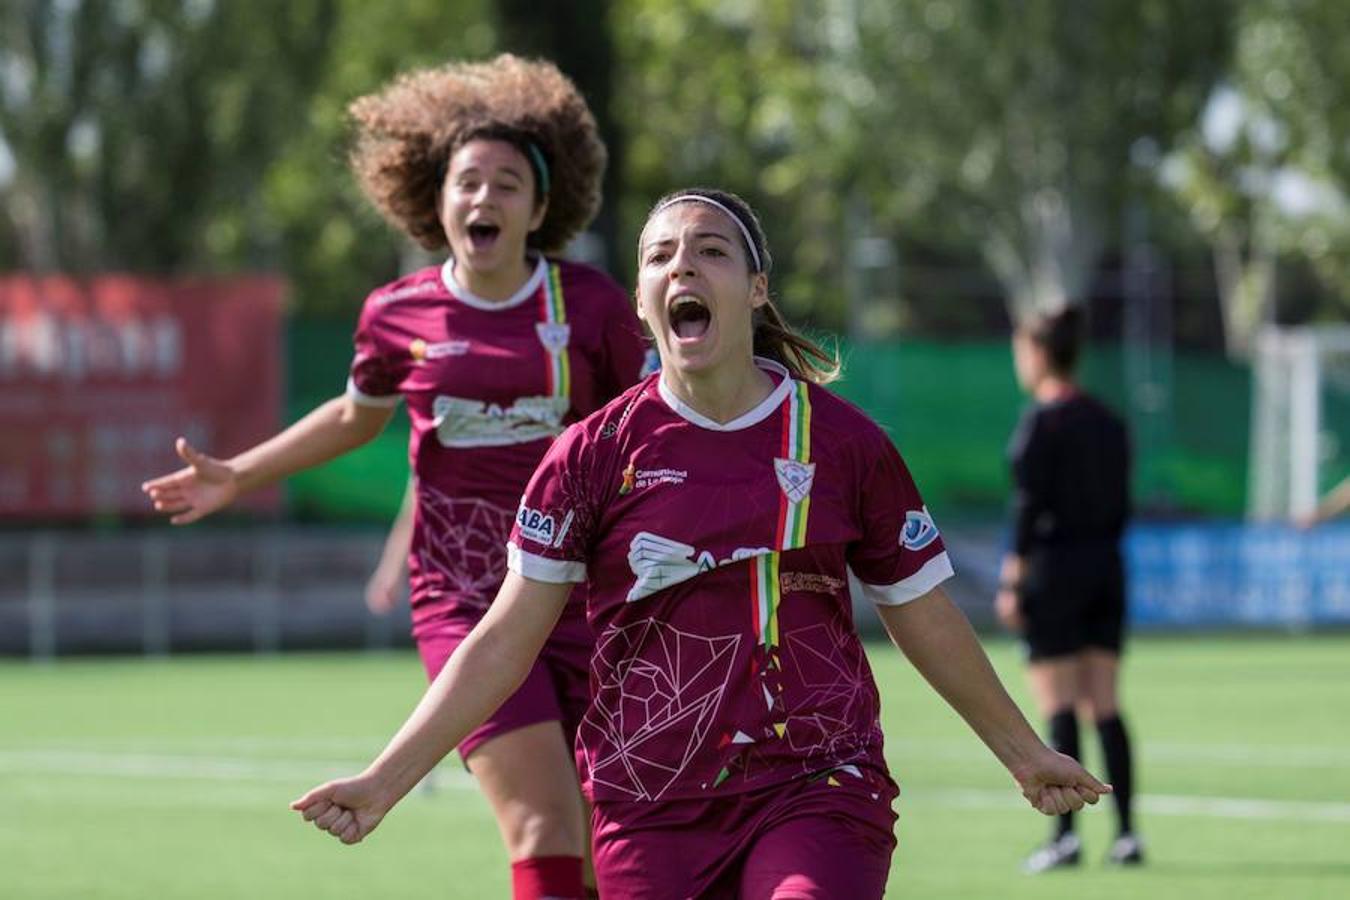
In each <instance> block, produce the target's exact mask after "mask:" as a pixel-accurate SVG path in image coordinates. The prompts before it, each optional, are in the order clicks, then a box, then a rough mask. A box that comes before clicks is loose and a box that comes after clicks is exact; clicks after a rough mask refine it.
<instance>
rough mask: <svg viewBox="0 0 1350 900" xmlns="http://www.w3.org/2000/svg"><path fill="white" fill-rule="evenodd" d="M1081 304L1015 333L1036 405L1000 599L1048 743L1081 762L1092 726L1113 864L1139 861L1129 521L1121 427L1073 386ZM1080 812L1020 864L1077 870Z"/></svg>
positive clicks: (1016, 460)
mask: <svg viewBox="0 0 1350 900" xmlns="http://www.w3.org/2000/svg"><path fill="white" fill-rule="evenodd" d="M1081 335H1082V322H1081V318H1080V313H1079V311H1078V309H1076V308H1073V307H1070V308H1067V309H1065V310H1064V311H1062V312H1059V313H1055V314H1052V315H1043V316H1038V317H1036V318H1034V319H1032V320H1031V321H1029V322H1027V323H1026V324H1024V325H1023V326H1022V327H1020V328H1018V329H1017V331H1016V332H1015V333H1014V335H1013V362H1014V368H1015V369H1016V372H1017V380H1018V382H1019V384H1020V385H1021V387H1022V389H1023V390H1024V391H1026V392H1027V393H1028V394H1029V395H1030V396H1031V398H1032V401H1033V402H1032V403H1031V404H1030V406H1029V407H1028V408H1027V410H1026V412H1025V413H1024V414H1023V416H1022V419H1021V421H1020V422H1019V423H1018V426H1017V430H1016V432H1015V433H1014V434H1013V438H1012V443H1011V446H1010V448H1009V457H1010V459H1011V463H1012V478H1013V486H1014V494H1013V503H1012V546H1011V549H1010V552H1009V553H1008V554H1007V555H1006V556H1005V557H1004V559H1003V566H1002V570H1001V574H1000V582H999V591H998V596H997V600H996V605H997V610H998V614H999V618H1000V620H1002V622H1003V623H1004V624H1005V625H1007V626H1008V627H1009V628H1010V629H1012V630H1013V631H1015V632H1019V633H1021V635H1022V637H1023V639H1024V640H1025V642H1026V646H1027V653H1028V659H1029V662H1028V674H1029V678H1030V682H1031V689H1032V693H1033V694H1034V696H1035V698H1036V702H1037V704H1038V705H1039V707H1040V711H1041V714H1042V715H1043V716H1045V717H1046V719H1048V721H1049V731H1050V734H1049V737H1050V743H1051V745H1052V746H1053V747H1054V748H1055V749H1056V750H1058V751H1059V752H1061V753H1065V754H1068V755H1069V756H1072V757H1074V758H1078V757H1079V742H1078V717H1079V715H1080V714H1081V715H1082V716H1083V717H1084V719H1086V720H1088V721H1092V722H1095V723H1096V726H1097V733H1098V734H1099V735H1100V737H1101V741H1102V750H1103V754H1104V756H1105V762H1106V772H1107V777H1108V778H1109V779H1110V781H1111V784H1112V786H1113V787H1114V793H1113V794H1112V796H1113V797H1114V799H1115V804H1116V812H1117V816H1118V826H1119V830H1118V834H1117V837H1116V840H1115V842H1114V843H1113V845H1112V847H1111V850H1110V853H1109V854H1108V856H1107V860H1108V861H1109V862H1112V863H1117V864H1121V865H1130V864H1138V863H1140V862H1142V861H1143V851H1142V847H1141V844H1140V841H1139V839H1138V837H1136V835H1135V832H1134V826H1133V822H1132V821H1131V800H1132V795H1133V781H1134V778H1133V771H1132V764H1131V754H1130V740H1129V736H1128V733H1127V732H1126V730H1125V724H1124V722H1123V720H1122V715H1121V711H1120V704H1119V700H1118V696H1117V692H1116V679H1117V673H1118V670H1119V666H1120V653H1121V648H1122V645H1123V639H1124V631H1125V572H1124V566H1123V564H1122V562H1121V555H1120V539H1121V534H1122V532H1123V531H1124V529H1125V523H1126V521H1127V519H1128V518H1129V514H1130V493H1129V483H1130V449H1129V437H1128V435H1127V433H1126V429H1125V425H1124V423H1123V422H1122V421H1121V420H1120V418H1119V417H1117V416H1116V415H1115V414H1114V413H1112V412H1111V411H1110V410H1108V409H1107V408H1106V407H1105V406H1103V405H1102V404H1101V403H1100V402H1098V401H1097V400H1096V399H1094V398H1093V397H1091V396H1089V395H1088V394H1087V393H1085V392H1084V391H1083V390H1082V389H1081V388H1080V387H1079V386H1078V385H1077V384H1076V383H1075V381H1074V367H1075V364H1076V363H1077V361H1078V355H1079V347H1080V345H1081V342H1082V337H1081ZM1080 853H1081V844H1080V842H1079V839H1078V835H1077V834H1076V833H1075V832H1074V828H1073V815H1072V814H1069V815H1064V816H1060V817H1059V819H1058V820H1057V822H1056V830H1055V832H1054V834H1053V835H1052V837H1051V839H1050V840H1049V841H1048V842H1047V843H1046V844H1045V845H1044V846H1042V847H1040V848H1039V849H1038V850H1036V851H1035V852H1034V853H1032V855H1031V856H1030V857H1028V859H1027V861H1026V863H1025V865H1024V869H1025V870H1026V871H1027V872H1033V873H1035V872H1044V871H1047V870H1050V869H1056V868H1059V867H1062V866H1072V865H1076V864H1077V863H1078V861H1079V857H1080Z"/></svg>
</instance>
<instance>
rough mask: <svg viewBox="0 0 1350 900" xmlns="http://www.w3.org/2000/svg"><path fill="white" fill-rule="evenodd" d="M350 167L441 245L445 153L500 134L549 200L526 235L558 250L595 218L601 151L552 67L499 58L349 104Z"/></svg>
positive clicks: (396, 219) (424, 240)
mask: <svg viewBox="0 0 1350 900" xmlns="http://www.w3.org/2000/svg"><path fill="white" fill-rule="evenodd" d="M349 113H350V116H351V119H352V122H353V123H354V125H355V127H356V143H355V146H354V148H353V149H352V152H351V166H352V171H353V172H354V173H355V174H356V177H357V181H358V182H359V183H360V185H361V189H362V190H363V191H364V192H365V194H366V196H367V197H369V198H370V200H371V202H372V203H373V204H374V205H375V207H376V208H377V209H378V210H379V211H380V213H381V214H382V215H383V216H384V217H385V218H386V219H388V220H389V222H390V223H392V224H393V225H394V226H395V227H397V228H399V229H400V230H402V231H403V232H404V233H406V234H407V235H408V236H409V237H411V238H413V239H414V240H416V241H417V242H418V243H419V244H421V245H422V246H423V247H426V248H427V249H428V250H437V249H440V248H442V247H444V246H445V231H444V228H443V227H442V225H441V221H440V217H439V216H438V215H437V208H436V198H437V194H438V191H439V189H440V187H441V184H442V182H443V181H444V178H445V169H446V165H447V163H448V162H449V159H450V157H451V156H452V155H453V154H454V153H455V152H456V151H457V150H458V149H459V148H460V147H462V146H464V145H465V144H466V143H468V142H469V141H471V140H475V139H479V138H486V139H498V140H505V141H507V142H509V143H511V144H512V145H513V146H515V147H516V148H517V149H519V150H520V151H521V153H522V154H523V155H524V156H525V158H526V159H527V160H528V161H529V163H530V168H531V170H532V171H533V172H534V173H535V180H536V186H537V193H536V196H537V197H538V198H539V199H541V200H545V199H546V200H547V201H548V212H547V213H545V215H544V221H543V223H542V224H541V225H540V226H539V228H538V229H536V230H535V231H534V232H532V233H531V234H530V236H529V238H528V244H529V246H530V247H532V248H534V249H537V250H541V251H543V252H545V253H556V252H558V251H560V250H562V249H563V248H564V247H565V246H566V245H567V242H568V241H570V240H571V239H572V238H573V237H575V236H576V235H577V233H579V232H580V231H582V230H583V229H584V228H585V227H586V226H587V225H589V224H590V222H591V220H592V219H593V218H595V214H596V211H597V210H598V209H599V208H600V182H601V178H602V177H603V175H604V172H605V163H606V160H607V155H606V151H605V145H604V143H603V142H602V141H601V140H600V132H599V129H598V128H597V127H596V124H595V116H593V115H592V114H591V110H590V108H589V107H588V106H587V105H586V101H585V99H584V98H583V97H582V96H581V94H580V93H579V92H578V91H577V89H576V85H574V84H573V83H572V82H571V81H570V80H569V79H568V78H567V76H565V75H563V74H562V73H561V72H560V71H558V68H557V67H556V66H554V65H553V64H552V63H549V62H545V61H543V60H526V59H521V58H520V57H517V56H512V55H510V54H502V55H501V56H498V57H497V58H495V59H493V60H491V61H489V62H480V63H451V64H449V65H446V66H441V67H439V68H435V69H422V70H419V71H415V72H410V73H408V74H406V75H403V76H401V77H400V78H398V79H396V80H395V81H394V82H393V83H392V84H390V85H388V86H387V87H385V88H384V89H383V90H381V91H379V92H377V93H374V94H369V95H367V96H364V97H361V98H358V99H357V100H355V101H354V102H353V103H352V104H351V106H350V107H349Z"/></svg>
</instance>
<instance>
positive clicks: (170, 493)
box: [141, 395, 393, 525]
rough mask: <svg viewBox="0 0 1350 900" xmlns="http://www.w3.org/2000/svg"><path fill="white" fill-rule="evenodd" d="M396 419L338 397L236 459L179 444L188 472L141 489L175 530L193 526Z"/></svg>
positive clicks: (387, 412) (367, 438) (348, 447)
mask: <svg viewBox="0 0 1350 900" xmlns="http://www.w3.org/2000/svg"><path fill="white" fill-rule="evenodd" d="M392 415H393V409H392V408H390V407H386V406H366V405H363V404H360V403H356V402H355V401H353V400H352V399H351V398H350V397H347V396H345V395H344V396H341V397H334V398H333V399H332V400H329V401H328V402H327V403H325V404H323V405H322V406H319V407H317V408H316V409H314V410H313V411H312V412H311V413H310V414H309V415H307V416H305V417H304V418H303V419H301V420H300V421H298V422H296V423H295V424H294V425H292V426H291V427H290V428H287V429H286V430H285V431H283V432H281V433H280V434H278V435H276V436H275V437H271V438H269V439H267V440H266V441H263V442H262V443H261V444H258V445H257V446H255V447H252V448H250V449H248V450H245V451H244V452H243V453H240V454H239V455H238V456H236V457H234V458H233V459H228V460H223V459H216V458H215V457H213V456H207V455H206V454H205V453H201V452H199V451H198V450H197V449H196V448H194V447H192V446H191V445H190V444H189V443H188V442H187V440H186V439H185V438H181V437H180V438H179V439H178V441H177V443H176V444H175V449H176V450H177V451H178V455H179V456H180V457H181V458H182V460H183V462H185V463H187V466H186V467H185V468H182V469H179V470H178V471H177V472H173V473H171V474H168V475H163V476H160V477H159V478H155V479H152V480H151V481H147V482H145V483H144V484H142V485H141V490H142V491H144V492H145V493H146V494H148V495H149V496H150V500H151V502H152V503H153V504H154V506H155V510H156V511H158V512H162V513H167V514H169V515H170V516H172V518H170V519H169V521H170V522H172V523H173V524H175V525H187V524H188V523H190V522H195V521H197V520H198V519H200V518H202V517H203V516H206V515H210V514H211V513H213V512H215V511H216V510H218V509H221V508H223V507H226V506H229V505H230V504H231V503H233V502H234V500H235V498H236V497H238V496H239V495H240V494H244V493H247V492H248V491H251V490H254V489H255V488H260V487H262V486H264V485H267V484H271V483H272V482H274V481H277V480H279V479H282V478H285V477H286V476H288V475H293V474H295V473H296V472H299V471H302V470H304V469H308V468H310V467H312V466H317V465H319V464H320V463H324V462H327V461H328V460H330V459H332V458H333V457H335V456H341V455H342V454H343V453H346V452H347V451H349V450H352V449H355V448H356V447H359V446H361V445H362V444H364V443H367V442H368V441H370V440H371V439H373V438H374V437H375V435H377V434H379V433H380V431H381V430H383V428H384V426H385V425H386V424H387V423H388V422H389V419H390V417H391V416H392Z"/></svg>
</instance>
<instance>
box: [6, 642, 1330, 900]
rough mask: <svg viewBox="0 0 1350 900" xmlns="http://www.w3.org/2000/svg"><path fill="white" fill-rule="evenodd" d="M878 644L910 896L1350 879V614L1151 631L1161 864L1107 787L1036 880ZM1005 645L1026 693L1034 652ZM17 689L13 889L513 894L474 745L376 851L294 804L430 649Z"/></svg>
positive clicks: (1147, 724)
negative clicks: (1126, 849)
mask: <svg viewBox="0 0 1350 900" xmlns="http://www.w3.org/2000/svg"><path fill="white" fill-rule="evenodd" d="M871 649H872V651H873V652H872V659H873V664H874V667H875V669H876V672H877V677H878V679H879V680H880V682H881V685H882V693H883V695H884V698H885V725H886V734H887V736H888V751H889V756H890V758H891V761H892V766H893V769H894V771H895V773H896V775H897V777H898V778H899V780H900V781H901V784H902V788H903V791H904V793H903V796H902V798H901V801H900V806H899V811H900V823H899V841H900V845H899V849H898V850H897V853H896V858H895V865H894V868H893V874H892V879H891V889H890V892H889V895H890V896H894V897H913V898H942V897H969V898H996V897H997V898H1022V897H1025V898H1032V897H1034V898H1037V900H1054V898H1070V897H1073V898H1079V897H1090V898H1107V900H1109V898H1137V897H1147V898H1148V900H1171V898H1187V900H1200V898H1223V900H1238V898H1246V897H1253V898H1263V900H1276V898H1280V900H1284V898H1293V900H1311V898H1333V897H1335V898H1345V897H1350V636H1344V635H1341V636H1328V637H1304V638H1293V637H1290V638H1233V639H1213V638H1204V639H1182V638H1165V639H1143V640H1139V641H1138V642H1137V643H1136V644H1135V646H1134V648H1133V651H1132V654H1131V656H1130V658H1129V661H1128V669H1127V683H1126V697H1127V703H1128V705H1129V707H1130V709H1131V710H1132V713H1133V719H1132V724H1133V729H1134V732H1135V735H1136V737H1137V738H1138V739H1139V750H1138V757H1139V778H1140V781H1141V782H1142V784H1141V787H1142V792H1143V797H1142V800H1141V812H1140V814H1139V818H1140V822H1141V825H1142V828H1141V830H1142V832H1143V834H1144V836H1145V838H1146V840H1147V841H1148V851H1149V862H1148V865H1147V866H1146V867H1145V868H1143V869H1140V870H1132V871H1119V870H1114V869H1108V868H1107V867H1105V866H1103V865H1102V863H1101V855H1102V853H1103V852H1104V851H1105V849H1106V843H1107V839H1108V836H1109V830H1110V820H1111V815H1110V812H1109V811H1108V810H1106V809H1097V810H1093V811H1091V812H1090V813H1089V814H1088V815H1087V816H1086V820H1085V823H1084V840H1085V843H1086V845H1087V857H1088V858H1087V861H1086V864H1085V865H1084V867H1083V868H1082V869H1081V870H1080V871H1077V872H1063V873H1052V874H1050V875H1046V876H1040V877H1037V878H1029V877H1026V876H1023V875H1021V874H1020V873H1019V872H1018V869H1017V865H1018V862H1019V860H1020V859H1021V857H1022V855H1023V854H1024V853H1025V852H1026V851H1027V850H1028V849H1029V848H1030V847H1031V846H1032V845H1033V844H1035V843H1037V842H1038V841H1039V840H1040V839H1041V837H1042V836H1043V832H1044V829H1045V828H1046V825H1045V823H1044V822H1043V821H1041V820H1040V819H1039V817H1038V816H1037V815H1036V814H1034V813H1033V812H1031V811H1030V810H1028V809H1026V808H1025V807H1024V806H1023V805H1022V801H1021V799H1020V797H1019V796H1018V795H1017V794H1016V793H1015V791H1014V790H1013V789H1012V787H1011V786H1010V782H1009V779H1008V778H1007V777H1006V776H1005V775H1004V774H1003V773H1002V770H1001V769H1000V768H999V767H998V766H997V764H996V763H994V762H993V760H992V759H991V758H990V757H989V756H988V754H987V753H986V752H985V751H984V750H983V748H982V747H981V746H980V745H979V744H978V743H977V742H976V740H975V739H974V737H972V736H971V735H970V733H969V732H968V731H966V730H965V728H964V726H963V725H962V724H961V723H960V722H959V721H958V720H957V719H956V718H955V716H954V715H953V714H952V713H951V712H950V711H949V710H947V709H946V707H945V706H943V705H942V703H941V702H940V701H939V700H938V699H937V698H936V697H935V696H934V695H933V694H932V692H931V691H929V690H928V689H927V688H926V687H925V686H924V685H923V684H922V683H921V682H920V681H919V680H918V679H917V677H916V676H915V675H914V673H913V672H912V671H911V670H910V669H909V668H908V667H907V665H906V664H904V662H903V661H902V660H901V659H900V658H899V655H898V654H897V653H896V652H895V651H894V650H891V649H890V648H888V647H885V646H883V645H875V646H873V647H872V648H871ZM991 653H992V655H993V657H994V660H995V663H996V664H997V666H998V668H999V670H1000V672H1001V673H1002V674H1003V676H1004V678H1005V680H1007V681H1008V682H1009V684H1010V686H1011V687H1012V689H1013V690H1014V693H1015V696H1017V698H1018V699H1019V701H1022V702H1025V699H1026V695H1025V692H1024V691H1023V690H1022V682H1021V674H1020V670H1019V665H1018V660H1017V656H1016V651H1015V648H1014V647H1013V646H1012V645H1011V644H1008V643H996V644H993V645H992V646H991ZM0 685H3V687H0V798H3V801H4V803H3V814H2V815H0V897H4V898H16V900H17V898H24V900H27V898H63V900H64V898H75V897H78V898H137V900H141V898H151V897H153V898H177V897H203V898H207V897H209V898H243V897H247V898H271V897H322V898H344V897H351V898H360V900H369V898H371V897H404V898H421V897H426V898H432V897H435V898H446V897H471V898H495V897H507V896H508V895H509V894H508V887H507V884H508V882H507V878H506V863H505V857H504V854H503V852H502V850H501V848H500V846H499V843H498V838H497V834H496V831H495V828H494V826H493V823H492V820H491V818H490V816H489V815H488V812H487V809H486V806H485V804H484V802H483V801H482V800H481V799H480V798H479V796H478V795H477V793H476V792H475V791H474V790H473V786H472V784H471V782H470V781H469V780H468V778H467V777H466V776H465V775H464V774H463V773H462V772H461V771H460V770H459V768H458V766H457V765H453V764H446V765H443V766H442V767H441V768H440V770H439V771H438V773H437V775H436V779H435V780H436V788H435V790H434V791H430V792H427V791H419V792H418V793H416V794H414V795H412V796H410V797H409V798H407V799H406V800H405V801H404V803H403V804H402V805H401V806H400V807H399V808H397V809H396V810H395V811H394V813H393V814H391V816H390V817H389V818H388V819H387V820H386V821H385V823H384V824H383V825H382V826H381V828H380V830H379V831H378V832H376V834H375V835H374V836H373V837H372V838H371V839H370V840H369V842H368V843H365V844H361V845H358V846H356V847H343V846H341V845H339V844H338V843H337V842H335V841H333V840H331V839H330V838H327V837H326V836H324V835H321V834H320V833H318V832H317V831H315V830H314V829H312V828H310V827H308V826H302V824H301V823H300V821H299V820H298V818H297V817H296V816H295V815H294V814H293V813H290V812H289V811H288V810H287V808H286V804H287V802H288V801H289V800H290V799H291V798H292V797H294V796H296V795H298V794H299V793H300V792H301V791H303V790H304V789H305V788H307V787H308V786H310V785H311V784H313V783H316V782H317V781H318V780H320V779H324V778H327V777H330V776H331V775H335V774H346V773H350V772H352V771H354V770H356V769H357V768H359V766H360V765H362V764H363V763H364V761H365V760H366V759H368V757H369V756H370V755H371V754H372V753H373V752H374V751H376V750H377V749H378V748H379V747H380V746H381V745H382V743H383V739H384V737H385V736H387V734H389V733H390V732H391V731H392V729H393V728H394V727H395V726H396V725H397V724H398V722H400V721H401V720H402V717H403V716H404V714H405V713H406V712H407V710H408V709H409V708H410V706H411V705H412V703H413V702H414V701H415V700H416V698H417V697H418V696H419V694H420V691H421V671H420V666H419V665H418V663H417V662H416V660H415V658H414V657H413V656H412V655H411V654H406V655H404V654H391V655H342V656H339V655H322V656H320V655H292V656H280V657H258V658H254V657H211V656H207V657H191V658H188V657H185V658H177V659H172V660H168V661H146V660H139V659H119V660H77V661H71V660H63V661H60V662H58V663H56V664H53V665H46V666H43V665H32V664H29V663H26V662H13V661H11V662H6V663H3V664H0ZM1086 737H1087V740H1086V742H1085V745H1086V746H1088V747H1090V748H1091V750H1092V751H1093V754H1092V755H1091V756H1090V757H1089V762H1090V765H1092V766H1094V767H1096V766H1097V761H1096V755H1095V749H1096V748H1095V741H1094V740H1093V739H1092V735H1091V734H1088V735H1087V736H1086Z"/></svg>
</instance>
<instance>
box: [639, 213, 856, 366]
mask: <svg viewBox="0 0 1350 900" xmlns="http://www.w3.org/2000/svg"><path fill="white" fill-rule="evenodd" d="M688 196H695V197H706V198H707V199H709V200H712V201H714V202H715V203H716V204H718V205H720V206H722V207H725V208H726V209H727V210H729V211H730V212H731V214H732V215H733V216H735V217H736V219H737V221H738V222H739V223H740V225H741V226H742V227H744V229H745V232H746V234H747V235H748V236H749V239H750V242H751V246H749V247H747V248H746V251H747V252H746V263H747V264H748V265H749V266H750V269H751V270H752V272H754V273H756V274H758V273H761V272H762V273H764V275H766V276H767V275H768V274H769V270H770V269H771V268H773V257H772V256H771V255H770V254H769V243H768V241H767V240H766V239H765V237H764V228H763V226H761V225H760V224H759V217H758V216H756V215H755V211H754V210H753V209H751V208H750V204H749V203H746V202H745V201H744V200H742V199H741V198H740V197H738V196H736V195H735V194H733V193H731V192H730V191H722V190H718V189H716V188H689V189H687V190H682V191H674V192H672V193H669V194H667V195H666V196H664V197H662V198H661V199H660V200H658V201H656V204H655V205H654V206H653V207H652V211H651V212H650V213H648V214H647V221H649V222H650V221H651V219H652V216H654V215H656V213H657V212H658V211H660V210H661V209H662V208H663V207H665V206H667V205H668V204H669V203H670V202H671V201H672V200H675V199H676V198H679V197H688ZM756 258H757V259H758V260H759V267H758V268H756V267H755V259H756ZM753 352H754V354H755V355H756V356H762V357H764V358H765V359H771V360H773V361H774V362H776V363H778V364H780V365H782V366H783V367H784V368H786V369H787V370H788V371H789V372H791V373H792V376H793V377H794V378H798V379H801V380H802V381H810V382H814V383H815V384H828V383H829V382H831V381H834V380H835V379H836V378H838V377H839V374H840V369H841V366H840V363H839V354H838V353H837V352H835V353H831V352H829V351H827V350H825V349H824V348H823V347H821V346H820V345H819V344H817V343H816V342H815V341H813V340H811V339H810V338H808V337H805V336H803V335H801V334H798V333H797V332H796V331H794V330H793V329H792V328H791V327H790V326H789V325H788V324H787V322H786V321H784V319H783V315H782V313H780V312H779V311H778V308H777V307H776V306H774V305H773V300H767V301H766V302H765V303H764V305H763V306H761V307H759V308H758V309H756V310H755V313H754V350H753Z"/></svg>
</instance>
